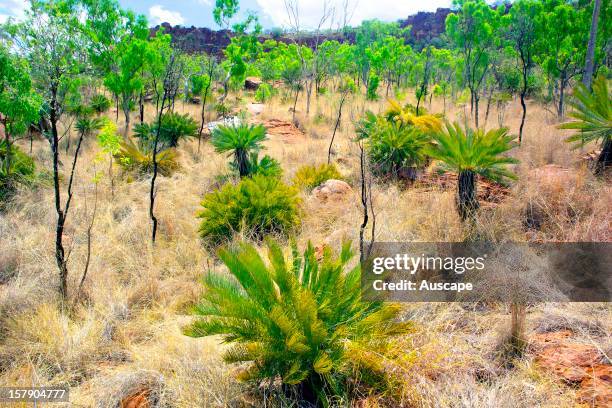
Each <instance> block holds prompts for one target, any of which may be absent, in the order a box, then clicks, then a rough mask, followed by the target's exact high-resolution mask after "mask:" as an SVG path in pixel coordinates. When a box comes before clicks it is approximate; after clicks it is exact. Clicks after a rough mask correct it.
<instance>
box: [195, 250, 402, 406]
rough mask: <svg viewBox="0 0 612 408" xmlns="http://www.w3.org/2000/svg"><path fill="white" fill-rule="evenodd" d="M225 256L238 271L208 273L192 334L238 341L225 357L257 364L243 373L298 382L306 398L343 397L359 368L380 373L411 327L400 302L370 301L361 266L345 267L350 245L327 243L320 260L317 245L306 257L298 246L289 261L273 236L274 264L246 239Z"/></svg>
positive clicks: (256, 379) (261, 378) (222, 254)
mask: <svg viewBox="0 0 612 408" xmlns="http://www.w3.org/2000/svg"><path fill="white" fill-rule="evenodd" d="M219 256H220V257H221V259H222V260H223V262H224V263H225V265H226V266H227V267H228V269H229V272H230V274H231V275H232V277H231V278H230V277H228V276H227V275H226V274H223V275H221V274H214V273H210V274H208V275H207V276H206V277H205V278H204V285H205V287H206V292H205V294H204V299H203V302H202V303H201V304H200V305H199V306H197V308H196V310H195V313H196V314H197V315H199V316H201V319H200V320H198V321H197V322H196V323H194V324H193V325H192V326H190V327H189V328H188V329H187V330H186V334H188V335H190V336H194V337H202V336H210V335H222V336H223V339H224V341H225V342H227V343H232V346H231V347H230V348H229V349H228V350H227V352H226V353H225V356H224V359H225V361H226V362H228V363H249V365H248V366H247V367H246V369H245V370H244V371H243V372H242V373H241V374H240V378H241V379H242V380H246V381H252V382H255V383H259V382H262V381H265V380H275V379H277V378H280V379H281V380H282V382H283V384H285V385H295V386H297V387H296V388H297V390H298V392H299V393H300V399H301V400H303V401H309V402H311V403H317V402H319V401H321V402H323V401H325V400H326V397H329V396H332V395H335V396H342V395H343V394H344V392H343V391H344V389H345V387H344V386H345V385H346V380H347V379H348V378H349V376H350V375H351V374H353V373H356V372H357V371H358V370H362V371H361V373H362V374H363V373H364V371H366V370H367V371H368V372H369V373H371V374H373V375H376V374H379V375H380V374H381V372H382V366H383V363H384V356H385V351H386V350H387V349H388V346H389V343H388V342H389V340H390V336H394V335H400V334H405V333H407V332H408V331H409V330H410V328H411V325H410V324H409V323H401V322H397V321H396V317H397V315H398V312H399V308H398V307H396V306H393V305H391V304H384V303H382V302H369V301H362V299H361V279H360V276H361V273H360V269H359V266H357V267H355V268H353V269H351V270H349V271H346V270H345V268H346V265H347V263H348V262H349V260H350V259H351V257H352V252H351V250H350V244H345V245H344V246H343V248H342V251H341V253H340V257H339V258H335V257H334V256H333V255H332V253H331V250H329V248H326V250H325V251H324V254H323V259H322V260H320V261H318V260H317V258H316V256H315V251H314V248H313V247H312V245H310V244H309V245H308V248H307V249H306V251H305V252H304V256H303V257H300V256H298V253H297V248H295V247H294V248H293V259H290V260H285V257H284V255H283V253H282V250H281V249H280V248H279V247H278V246H277V245H276V244H274V243H270V244H269V252H268V258H269V260H270V265H269V266H267V265H266V264H265V262H264V261H263V259H262V258H261V256H260V255H259V254H258V252H257V250H256V249H255V248H254V247H253V246H251V245H249V244H246V243H243V244H241V245H240V246H239V248H238V249H234V250H225V249H224V250H221V251H220V252H219ZM378 378H380V377H378ZM378 385H380V384H378Z"/></svg>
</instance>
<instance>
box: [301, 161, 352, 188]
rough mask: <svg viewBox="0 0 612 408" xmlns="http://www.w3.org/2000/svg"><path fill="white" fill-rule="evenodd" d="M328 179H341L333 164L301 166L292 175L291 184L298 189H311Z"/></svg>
mask: <svg viewBox="0 0 612 408" xmlns="http://www.w3.org/2000/svg"><path fill="white" fill-rule="evenodd" d="M330 179H336V180H342V175H341V174H340V171H338V168H337V167H336V165H335V164H321V165H320V166H302V167H300V168H299V169H298V171H297V172H296V173H295V176H293V185H294V186H296V187H297V188H299V189H306V190H312V189H313V188H315V187H318V186H320V185H321V184H323V183H324V182H326V181H327V180H330Z"/></svg>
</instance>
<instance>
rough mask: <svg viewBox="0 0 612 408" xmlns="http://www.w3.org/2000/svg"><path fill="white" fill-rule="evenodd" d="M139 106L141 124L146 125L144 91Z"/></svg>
mask: <svg viewBox="0 0 612 408" xmlns="http://www.w3.org/2000/svg"><path fill="white" fill-rule="evenodd" d="M138 105H139V106H140V124H143V123H144V101H143V95H142V91H140V99H139V101H138Z"/></svg>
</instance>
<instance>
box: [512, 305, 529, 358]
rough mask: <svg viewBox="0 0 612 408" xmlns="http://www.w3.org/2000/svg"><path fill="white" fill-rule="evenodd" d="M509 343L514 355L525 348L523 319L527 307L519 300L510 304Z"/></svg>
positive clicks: (519, 353)
mask: <svg viewBox="0 0 612 408" xmlns="http://www.w3.org/2000/svg"><path fill="white" fill-rule="evenodd" d="M510 316H511V323H510V345H511V346H512V353H513V354H514V355H521V354H522V353H523V351H524V350H525V346H526V345H527V341H526V339H525V319H526V317H527V308H526V307H525V305H524V304H522V303H520V302H512V303H511V304H510Z"/></svg>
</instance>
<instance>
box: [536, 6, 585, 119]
mask: <svg viewBox="0 0 612 408" xmlns="http://www.w3.org/2000/svg"><path fill="white" fill-rule="evenodd" d="M543 4H544V6H543V7H544V11H543V12H542V13H540V15H539V19H540V22H539V24H540V26H541V27H542V30H541V32H540V34H539V36H538V38H539V40H540V41H539V42H540V46H541V47H542V48H541V51H540V52H539V53H538V61H537V62H538V63H539V64H541V65H542V66H543V68H544V69H545V71H546V73H547V75H548V77H549V81H550V82H551V84H552V85H553V88H554V92H553V95H554V97H555V98H556V100H557V116H558V117H559V118H562V117H563V115H564V112H565V98H566V94H565V91H566V89H567V88H568V86H570V84H571V82H572V80H573V79H574V78H575V77H577V76H578V75H580V74H582V67H583V65H582V64H583V62H584V60H585V41H586V38H587V35H588V34H587V33H588V31H589V18H588V17H589V16H588V12H587V11H586V9H581V8H578V7H576V6H574V5H572V4H568V3H566V2H565V1H562V0H549V1H546V2H544V3H543Z"/></svg>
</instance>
